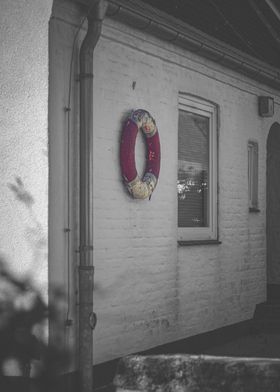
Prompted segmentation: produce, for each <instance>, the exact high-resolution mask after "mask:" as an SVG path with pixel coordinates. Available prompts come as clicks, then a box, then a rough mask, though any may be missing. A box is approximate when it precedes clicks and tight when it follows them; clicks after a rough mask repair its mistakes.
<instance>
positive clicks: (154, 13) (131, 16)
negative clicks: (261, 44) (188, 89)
mask: <svg viewBox="0 0 280 392" xmlns="http://www.w3.org/2000/svg"><path fill="white" fill-rule="evenodd" d="M267 1H268V0H267ZM76 2H78V3H80V4H83V5H86V4H87V5H88V4H90V0H76ZM108 3H109V6H108V10H107V14H106V16H107V17H108V18H111V19H114V20H117V21H119V22H121V23H124V24H127V25H129V26H131V27H133V28H135V29H138V30H142V31H145V32H146V33H149V34H151V35H152V36H155V37H157V38H159V39H161V40H163V41H165V42H167V43H170V44H174V45H176V46H178V47H181V48H183V49H185V50H188V51H190V52H193V53H196V54H198V55H200V56H202V57H204V58H207V59H209V60H211V61H213V62H215V63H218V64H220V65H222V66H225V67H227V68H229V69H232V70H234V71H236V72H239V73H241V74H243V75H246V76H248V77H249V78H251V79H254V80H256V81H258V82H260V83H264V84H266V85H268V86H270V87H272V88H274V89H276V90H280V70H279V69H278V68H277V67H274V66H271V65H269V64H268V63H266V62H264V61H261V60H258V59H257V58H255V57H253V56H250V55H248V54H246V53H244V52H242V51H240V50H238V49H235V48H233V47H232V46H230V45H227V44H225V43H223V42H222V41H219V40H218V39H216V38H214V37H211V36H209V35H207V34H205V33H203V32H202V31H200V30H198V29H196V28H194V27H192V26H190V25H188V24H187V23H184V22H182V21H180V20H178V19H176V18H175V17H172V16H170V15H167V14H165V13H164V12H162V11H160V10H158V9H156V8H154V7H152V6H150V5H148V4H145V3H143V2H141V1H140V0H108Z"/></svg>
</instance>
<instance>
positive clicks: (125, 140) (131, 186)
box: [120, 109, 160, 199]
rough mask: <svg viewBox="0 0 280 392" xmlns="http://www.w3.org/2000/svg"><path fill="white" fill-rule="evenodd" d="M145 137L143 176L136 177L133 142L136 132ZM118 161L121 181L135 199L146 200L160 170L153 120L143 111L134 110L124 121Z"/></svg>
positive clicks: (156, 135)
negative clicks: (145, 151) (145, 156)
mask: <svg viewBox="0 0 280 392" xmlns="http://www.w3.org/2000/svg"><path fill="white" fill-rule="evenodd" d="M139 129H141V131H142V132H143V134H144V135H145V140H146V148H147V158H146V168H145V174H144V176H143V178H142V179H140V177H139V176H138V173H137V170H136V166H135V142H136V137H137V134H138V130H139ZM120 161H121V171H122V176H123V180H124V182H125V184H126V187H127V189H128V191H129V193H130V194H131V195H132V196H133V197H134V198H135V199H146V198H147V197H150V196H151V194H152V192H153V191H154V189H155V187H156V184H157V181H158V177H159V170H160V142H159V134H158V129H157V126H156V123H155V120H154V119H153V117H152V116H151V115H150V113H149V112H147V111H146V110H143V109H138V110H135V111H133V112H132V113H131V115H130V116H129V118H128V119H127V120H126V122H125V124H124V127H123V131H122V137H121V148H120Z"/></svg>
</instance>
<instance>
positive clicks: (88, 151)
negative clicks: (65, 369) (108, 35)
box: [79, 0, 107, 392]
mask: <svg viewBox="0 0 280 392" xmlns="http://www.w3.org/2000/svg"><path fill="white" fill-rule="evenodd" d="M106 8H107V2H106V1H105V0H95V1H94V0H93V1H92V5H91V6H90V10H89V12H88V15H87V20H88V30H87V34H86V36H85V38H84V40H83V43H82V45H81V49H80V247H79V253H80V263H79V383H80V388H79V391H80V392H92V391H93V373H92V366H93V329H94V327H95V314H94V312H93V282H94V266H93V51H94V48H95V46H96V44H97V42H98V39H99V37H100V34H101V27H102V21H103V19H104V17H105V13H106Z"/></svg>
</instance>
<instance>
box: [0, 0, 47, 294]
mask: <svg viewBox="0 0 280 392" xmlns="http://www.w3.org/2000/svg"><path fill="white" fill-rule="evenodd" d="M51 5H52V1H51V0H36V1H31V0H26V1H22V0H14V1H9V0H4V1H2V2H1V13H0V36H1V57H0V74H1V89H0V112H1V116H0V129H1V143H0V157H1V164H0V179H1V180H0V217H1V225H0V252H1V258H2V257H3V258H4V259H5V260H6V261H8V264H9V265H11V266H12V267H13V269H14V270H15V271H16V272H17V273H19V275H23V274H27V275H31V276H32V277H33V278H34V281H36V283H37V285H38V286H39V287H41V288H42V290H43V291H44V293H45V295H46V293H47V271H48V266H47V227H48V225H47V221H48V217H47V214H48V131H47V129H48V121H47V118H48V22H49V18H50V14H51ZM16 177H17V178H18V179H19V180H18V182H16ZM20 181H22V185H21V184H20ZM9 184H10V185H9ZM11 184H12V187H11ZM12 189H14V190H12ZM26 192H27V193H26ZM16 194H17V195H18V196H19V197H21V196H22V200H25V202H24V201H20V200H19V199H18V198H17V197H16ZM24 196H26V198H25V199H24ZM29 196H32V198H33V199H32V198H30V197H29ZM32 200H33V201H32Z"/></svg>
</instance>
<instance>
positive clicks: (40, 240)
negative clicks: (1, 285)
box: [8, 177, 47, 271]
mask: <svg viewBox="0 0 280 392" xmlns="http://www.w3.org/2000/svg"><path fill="white" fill-rule="evenodd" d="M8 187H9V189H10V190H11V191H12V192H13V194H14V196H15V198H16V200H18V201H19V202H20V203H21V204H22V205H23V206H24V207H25V208H26V210H27V212H28V215H29V218H30V222H31V225H30V226H28V227H26V229H25V238H26V240H27V242H28V244H29V246H30V248H31V250H32V252H33V256H32V262H33V263H32V267H33V268H34V270H35V271H36V270H38V269H40V268H41V262H42V260H46V258H47V235H46V232H45V230H44V228H43V226H42V224H41V223H40V222H39V220H38V218H37V217H36V215H35V213H34V211H33V205H34V204H35V200H34V197H33V196H32V194H31V193H30V192H29V191H28V190H27V189H26V188H25V186H24V183H23V181H22V179H21V178H20V177H15V181H14V183H9V184H8Z"/></svg>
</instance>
